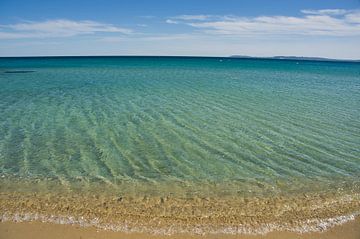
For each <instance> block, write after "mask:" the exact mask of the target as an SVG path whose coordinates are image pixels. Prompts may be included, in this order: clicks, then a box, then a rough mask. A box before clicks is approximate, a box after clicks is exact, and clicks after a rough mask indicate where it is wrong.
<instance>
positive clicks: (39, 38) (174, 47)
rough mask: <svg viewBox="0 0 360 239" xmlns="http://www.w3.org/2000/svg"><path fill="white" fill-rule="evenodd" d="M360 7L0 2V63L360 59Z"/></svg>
mask: <svg viewBox="0 0 360 239" xmlns="http://www.w3.org/2000/svg"><path fill="white" fill-rule="evenodd" d="M359 45H360V0H341V1H340V0H336V1H335V0H298V1H295V0H273V1H270V0H252V1H250V0H244V1H240V0H222V1H220V0H218V1H215V0H192V1H190V0H181V1H178V0H177V1H175V0H173V1H171V0H168V1H164V0H159V1H156V0H153V1H149V0H148V1H139V0H132V1H128V0H118V1H115V0H108V1H107V0H103V1H100V0H87V1H85V0H72V1H68V0H62V1H56V0H53V1H44V0H32V1H31V0H27V1H25V0H23V1H19V0H0V56H39V55H204V56H228V55H233V54H240V55H252V56H273V55H298V56H321V57H331V58H346V59H360V47H359Z"/></svg>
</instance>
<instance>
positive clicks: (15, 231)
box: [0, 218, 360, 239]
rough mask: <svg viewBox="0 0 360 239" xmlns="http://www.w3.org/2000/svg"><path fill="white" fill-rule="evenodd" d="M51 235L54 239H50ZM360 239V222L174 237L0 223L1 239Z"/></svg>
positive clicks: (47, 224) (67, 226)
mask: <svg viewBox="0 0 360 239" xmlns="http://www.w3.org/2000/svg"><path fill="white" fill-rule="evenodd" d="M49 235H51V237H49ZM48 238H51V239H88V238H91V239H122V238H126V239H143V238H149V239H185V238H186V239H205V238H209V239H215V238H217V239H339V238H341V239H359V238H360V219H359V218H358V219H356V220H353V221H351V222H348V223H346V224H343V225H341V226H335V227H333V228H331V229H329V230H327V231H325V232H312V233H304V234H298V233H294V232H271V233H268V234H266V235H255V236H254V235H228V234H216V235H205V236H201V235H189V234H176V235H172V236H164V235H152V234H143V233H124V232H112V231H105V230H100V231H99V230H98V229H96V228H94V227H87V228H84V227H78V226H72V225H58V224H49V223H39V222H25V223H24V222H23V223H14V222H2V223H0V239H48Z"/></svg>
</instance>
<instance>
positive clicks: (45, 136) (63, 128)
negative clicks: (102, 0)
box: [0, 57, 360, 190]
mask: <svg viewBox="0 0 360 239" xmlns="http://www.w3.org/2000/svg"><path fill="white" fill-rule="evenodd" d="M21 70H23V71H33V72H17V71H21ZM0 174H1V175H2V176H3V177H5V178H6V177H15V178H23V179H24V178H25V179H29V180H31V179H39V180H43V179H44V180H45V179H51V180H54V181H58V182H60V183H61V184H64V185H69V184H70V185H71V184H72V183H74V182H77V181H79V180H81V181H84V182H89V183H91V182H101V183H104V184H110V185H115V186H116V185H119V184H121V183H122V182H135V183H139V184H141V183H148V182H150V183H152V184H155V185H156V184H157V183H159V184H167V185H171V184H172V183H174V184H180V185H181V184H182V183H184V184H186V183H194V184H199V185H200V184H203V183H205V184H206V183H208V184H211V183H217V184H226V183H236V182H241V183H242V184H249V185H250V184H251V185H258V186H259V188H260V190H261V188H262V187H263V185H267V186H270V187H272V188H277V187H279V181H284V182H295V181H296V182H297V186H299V187H301V186H303V187H306V186H307V185H308V183H309V182H314V183H319V182H325V183H326V182H333V181H334V180H338V181H356V180H358V179H359V178H360V64H359V63H344V62H315V61H314V62H313V61H299V62H297V61H279V60H251V59H229V58H169V57H82V58H12V59H10V58H1V59H0ZM285 190H286V188H285Z"/></svg>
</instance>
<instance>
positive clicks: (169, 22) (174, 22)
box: [165, 19, 178, 24]
mask: <svg viewBox="0 0 360 239" xmlns="http://www.w3.org/2000/svg"><path fill="white" fill-rule="evenodd" d="M165 22H166V23H168V24H178V22H177V21H174V20H171V19H166V21H165Z"/></svg>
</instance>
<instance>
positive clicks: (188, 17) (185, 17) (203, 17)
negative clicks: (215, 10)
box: [172, 15, 213, 21]
mask: <svg viewBox="0 0 360 239" xmlns="http://www.w3.org/2000/svg"><path fill="white" fill-rule="evenodd" d="M212 17H213V15H179V16H175V17H172V19H178V20H185V21H188V20H198V21H204V20H208V19H210V18H212Z"/></svg>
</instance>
